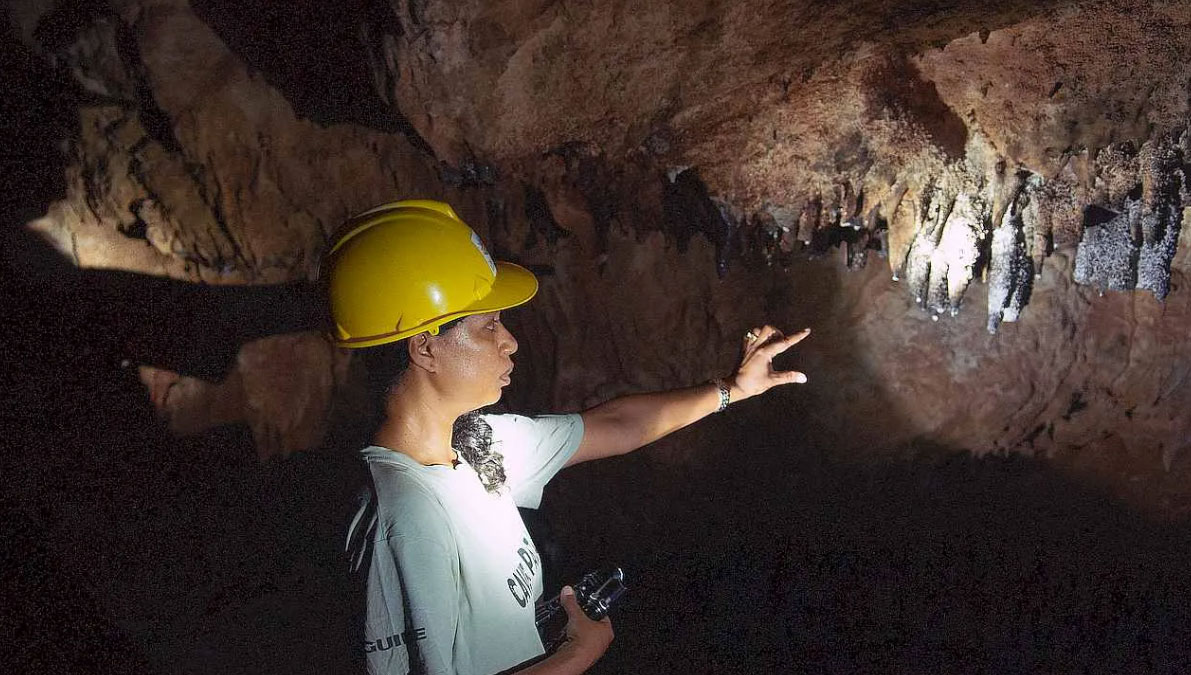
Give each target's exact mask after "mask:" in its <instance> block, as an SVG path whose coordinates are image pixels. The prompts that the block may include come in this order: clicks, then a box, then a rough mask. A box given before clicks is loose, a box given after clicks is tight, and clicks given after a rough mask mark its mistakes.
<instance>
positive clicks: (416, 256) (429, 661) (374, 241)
mask: <svg viewBox="0 0 1191 675" xmlns="http://www.w3.org/2000/svg"><path fill="white" fill-rule="evenodd" d="M345 231H346V234H345V235H343V236H342V237H340V238H339V239H338V241H337V242H336V243H335V245H334V247H333V248H332V251H331V254H330V257H329V260H328V262H329V265H330V273H329V292H330V299H331V308H332V315H333V318H334V320H335V330H336V332H337V335H336V340H337V342H338V343H339V344H340V345H342V346H345V347H349V348H356V349H362V350H363V354H364V359H365V362H366V365H367V366H368V370H369V377H370V379H371V381H372V383H373V385H374V387H375V389H376V390H377V392H378V396H379V400H380V402H381V408H380V410H379V415H378V424H377V427H376V431H375V434H374V435H373V436H372V440H371V442H372V445H371V446H369V447H367V448H365V449H364V450H363V451H362V455H363V458H364V460H365V461H366V462H367V466H368V468H369V473H370V475H371V479H372V480H371V485H370V489H369V490H368V491H367V494H366V495H365V496H364V497H363V499H362V503H361V505H360V509H359V511H358V512H357V514H356V516H355V519H354V520H353V522H352V525H351V528H350V531H349V533H348V543H347V547H348V550H349V553H350V554H351V557H352V561H353V567H354V569H356V570H357V571H358V572H359V573H360V574H361V575H362V576H365V577H366V587H367V588H366V596H367V607H366V617H365V636H364V645H363V651H364V653H365V658H366V660H367V665H368V671H369V672H371V673H384V674H386V675H387V674H390V673H408V672H414V673H467V674H470V673H476V674H482V675H490V674H491V673H497V672H501V671H505V670H508V669H510V668H513V667H515V666H517V665H518V664H522V663H525V662H527V661H530V660H532V659H535V658H537V657H540V656H541V655H542V652H543V648H542V643H541V641H540V640H539V638H538V634H537V630H536V628H535V625H534V601H535V600H536V599H537V598H538V597H539V596H540V595H541V593H542V572H541V559H540V557H539V556H538V553H537V550H536V549H535V548H534V544H533V541H532V540H531V538H530V536H529V534H528V533H527V532H526V530H525V526H524V524H523V523H522V521H521V517H520V514H519V513H518V511H517V507H518V506H521V507H528V508H536V507H537V506H538V502H539V500H540V498H541V492H542V488H543V486H544V485H545V484H546V482H547V481H549V480H550V479H551V478H552V477H553V476H554V475H555V474H556V473H557V472H558V471H559V470H560V469H562V468H563V467H566V466H570V465H572V464H578V463H580V462H585V461H588V460H592V459H598V458H601V457H609V456H612V455H619V454H624V453H626V452H630V451H632V450H634V449H636V448H639V447H641V446H643V445H647V444H648V443H651V442H653V441H655V440H657V439H659V438H661V437H662V436H665V435H666V434H669V433H670V432H672V431H675V430H677V429H680V428H682V427H684V426H686V425H688V424H690V423H692V422H694V421H696V420H698V419H700V418H702V417H704V416H706V415H708V414H710V413H713V412H718V411H720V410H723V409H724V408H725V407H726V406H727V405H728V403H729V402H731V401H737V400H741V399H744V398H747V397H749V396H754V395H756V394H759V393H762V392H764V391H766V390H768V389H769V388H771V387H774V386H776V385H780V384H785V383H792V382H805V381H806V377H805V376H804V375H802V374H801V373H797V372H775V371H774V370H773V368H772V360H773V357H774V356H776V355H777V354H780V353H781V352H783V351H785V350H786V349H788V348H789V347H790V346H792V345H794V344H795V343H797V342H799V341H800V340H802V339H803V338H804V337H806V335H807V334H808V333H809V330H807V331H803V332H801V333H798V334H797V335H793V336H790V337H785V336H783V335H782V334H781V333H780V332H779V331H777V330H776V329H774V328H772V327H769V326H766V327H764V328H758V329H754V330H752V331H749V333H748V335H747V336H746V341H745V350H744V358H743V360H742V364H741V366H740V369H739V370H738V371H737V373H736V374H735V375H734V376H733V377H731V378H728V379H727V380H717V381H715V382H714V383H711V384H708V385H702V386H697V387H691V388H688V389H682V390H675V391H669V392H661V393H654V394H639V395H632V396H624V397H621V398H618V399H614V400H612V401H608V402H607V403H603V404H601V405H599V406H596V407H594V408H592V409H590V410H587V411H584V412H583V413H582V414H572V415H547V416H541V417H533V418H530V417H522V416H518V415H477V414H475V413H474V412H473V411H475V410H476V409H478V408H482V407H484V406H487V405H490V404H493V403H495V402H497V401H498V400H499V399H500V396H501V389H502V388H503V387H504V386H506V385H508V384H509V378H510V376H511V374H512V372H513V361H512V358H511V357H512V355H513V353H514V352H516V351H517V341H516V339H514V338H513V336H512V334H510V333H509V331H508V329H506V328H505V326H504V325H503V324H502V323H501V311H502V310H505V309H508V308H510V307H515V306H517V305H520V304H522V303H524V302H527V301H528V300H529V299H530V298H531V297H533V295H534V294H535V293H536V292H537V280H536V279H535V278H534V277H533V275H532V274H531V273H530V272H528V271H527V270H525V269H523V268H521V267H518V266H516V265H513V264H511V263H504V262H501V263H494V262H493V261H492V259H491V257H490V256H489V255H488V253H487V251H486V250H485V249H484V247H483V244H482V243H481V242H480V239H479V237H478V236H476V234H475V233H474V232H473V231H472V230H471V229H470V228H468V227H467V225H465V224H464V223H463V222H462V221H461V220H460V219H459V217H458V216H456V215H455V213H454V211H452V210H451V208H450V207H449V206H447V205H446V204H442V203H440V202H432V201H421V200H419V201H407V202H397V203H394V204H388V205H385V206H382V207H379V208H377V209H373V210H372V211H369V212H367V213H365V214H362V215H361V216H358V217H357V218H355V219H353V221H351V222H350V223H349V224H348V226H347V228H346V230H345ZM562 596H563V598H562V599H563V605H564V607H566V609H567V614H568V617H569V623H568V626H567V633H568V638H569V639H568V641H567V642H566V643H565V644H564V645H563V646H562V647H561V648H560V649H559V650H557V651H556V652H555V653H554V654H553V655H551V656H549V657H548V658H546V659H544V660H541V661H539V662H538V663H536V664H535V665H532V666H529V667H527V668H523V669H522V670H519V671H517V672H521V673H534V674H543V673H581V672H583V671H585V670H587V669H588V668H589V667H590V666H591V665H592V664H593V663H594V662H595V661H596V660H597V659H599V657H600V656H601V655H602V654H603V653H604V651H605V650H606V649H607V647H608V644H609V643H610V642H611V640H612V627H611V624H610V622H609V621H608V619H604V620H602V621H592V620H590V619H588V618H587V617H586V616H585V615H584V614H583V613H582V611H581V610H580V609H579V607H578V604H577V602H576V601H575V599H574V596H573V592H571V590H570V589H569V588H564V589H563V594H562Z"/></svg>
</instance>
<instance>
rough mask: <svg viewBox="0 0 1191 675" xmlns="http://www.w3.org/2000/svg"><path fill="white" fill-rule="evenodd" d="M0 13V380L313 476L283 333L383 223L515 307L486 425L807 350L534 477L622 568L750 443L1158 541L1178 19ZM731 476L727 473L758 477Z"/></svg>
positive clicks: (313, 389) (172, 10) (1180, 288)
mask: <svg viewBox="0 0 1191 675" xmlns="http://www.w3.org/2000/svg"><path fill="white" fill-rule="evenodd" d="M7 18H8V21H9V24H10V25H11V27H12V32H13V34H14V38H15V39H14V41H13V42H12V46H10V47H6V49H7V50H8V51H7V52H6V55H8V56H10V57H11V58H9V59H7V61H8V62H10V63H12V64H14V65H13V68H12V73H11V74H12V77H13V81H14V86H13V89H14V91H15V92H16V94H15V95H13V96H11V97H9V99H8V101H6V103H5V105H6V106H9V107H12V108H13V109H14V110H16V111H17V112H16V113H14V114H13V115H9V116H8V117H9V118H10V119H15V120H17V121H16V122H15V126H14V127H13V129H14V130H15V131H14V136H13V137H14V143H13V148H14V149H15V152H14V156H16V157H18V158H19V162H17V163H19V164H20V165H21V167H22V171H24V173H23V174H20V175H22V176H24V180H23V181H18V182H19V183H22V186H21V187H20V188H18V189H17V190H15V192H16V194H17V197H16V198H15V199H17V201H19V203H14V205H13V206H12V208H8V207H6V208H5V210H4V214H5V218H6V224H8V223H7V221H13V220H16V221H17V222H15V223H12V225H13V227H10V228H9V231H8V232H7V234H9V235H12V234H13V233H16V235H15V238H13V237H10V239H12V240H13V241H12V242H11V243H10V244H8V245H6V246H5V248H4V252H3V253H4V257H5V265H6V270H9V271H10V273H11V276H12V278H16V279H18V280H19V282H20V283H19V284H17V285H16V286H15V287H16V288H17V290H14V291H12V297H19V298H21V304H20V306H22V307H26V308H28V309H30V311H31V313H32V314H34V315H35V318H34V319H32V320H30V322H29V323H28V325H27V326H25V327H24V330H26V331H32V332H26V333H22V335H24V336H25V341H24V342H25V343H28V344H25V346H24V347H22V349H25V351H21V352H20V353H21V354H23V355H25V356H27V357H28V358H29V360H31V361H32V360H36V359H38V358H40V357H41V353H40V352H39V350H40V349H42V347H43V346H44V345H46V344H51V343H57V342H61V344H60V345H59V346H57V347H56V349H57V351H56V352H53V353H55V354H60V355H64V356H65V358H66V360H65V361H64V362H63V364H60V365H58V366H56V368H57V370H55V371H54V372H55V373H59V374H61V373H67V374H66V375H62V377H61V378H59V379H66V380H69V379H70V375H69V373H72V372H75V371H77V370H80V369H88V368H95V369H97V370H96V372H100V371H99V370H98V369H99V367H100V365H103V366H104V367H107V366H112V367H113V368H115V364H107V363H106V362H105V363H104V364H97V362H96V361H95V359H96V358H98V357H97V356H96V354H97V353H100V352H102V354H103V356H104V358H107V352H103V351H102V350H98V351H97V350H93V349H91V347H93V343H92V342H91V340H92V338H93V337H95V336H96V335H99V334H102V335H104V336H107V342H108V343H110V344H107V343H105V345H106V347H105V348H108V347H110V349H111V351H112V353H113V355H114V360H115V361H116V362H117V363H120V362H123V367H124V368H131V367H134V366H135V367H136V369H137V370H136V372H137V375H138V380H139V382H141V383H142V384H143V387H144V391H143V392H141V393H143V395H144V397H145V398H146V399H147V400H150V401H151V402H152V403H153V405H154V407H155V409H156V411H157V413H158V415H159V416H160V418H161V419H163V420H164V421H165V422H166V423H167V424H168V425H169V426H170V428H171V429H172V430H173V431H174V432H175V433H177V434H181V435H194V434H198V435H199V436H198V438H200V439H201V438H203V436H202V434H203V433H211V432H210V431H209V430H211V429H212V428H214V427H221V426H224V425H227V424H230V423H245V424H247V425H248V426H249V427H250V429H251V434H250V436H251V439H252V445H253V446H254V453H255V455H254V456H259V457H260V458H261V459H269V458H274V457H286V456H291V455H295V454H300V453H299V451H305V450H318V449H319V448H323V450H324V451H326V446H328V445H333V443H331V442H330V441H328V440H327V439H328V434H332V436H333V435H334V433H336V432H335V429H336V428H339V427H340V426H342V425H346V424H348V423H349V422H350V419H351V414H352V409H353V407H354V405H355V401H354V399H353V396H354V395H355V394H356V393H358V392H357V391H356V389H355V385H356V384H357V383H358V380H359V375H360V373H359V368H358V366H356V365H354V364H353V363H352V362H351V358H350V355H349V354H348V353H347V352H344V351H341V350H336V349H334V348H333V347H332V346H330V344H329V343H327V342H326V341H325V340H324V339H323V337H322V336H321V335H320V333H319V331H318V325H319V322H318V311H317V309H314V308H312V307H311V306H312V305H313V304H315V301H314V300H312V298H314V297H316V295H315V293H316V292H317V289H316V288H315V286H314V283H313V282H315V281H316V280H317V277H318V267H319V261H320V258H321V256H322V254H323V252H324V250H325V248H326V246H327V243H328V239H329V238H330V237H331V235H332V233H333V231H334V229H335V228H336V226H337V225H338V224H339V223H340V222H341V221H343V220H344V219H345V218H347V217H348V216H350V215H351V214H353V213H356V212H359V211H361V210H363V209H366V208H369V207H371V206H374V205H376V204H378V203H381V202H385V201H389V200H393V199H396V198H403V197H413V196H418V197H429V198H438V199H444V200H447V201H449V202H451V203H452V204H453V205H454V206H455V208H456V210H457V211H458V212H459V213H460V214H462V215H463V217H464V219H465V220H467V221H468V222H469V223H470V224H471V225H472V226H473V227H474V228H475V229H477V230H478V231H479V232H480V233H481V235H482V236H483V237H484V238H485V239H486V241H487V242H488V243H489V244H490V247H491V248H492V250H493V252H494V254H495V255H496V257H498V258H502V259H507V260H513V261H516V262H519V263H522V264H525V265H527V266H529V267H530V268H532V269H533V270H534V271H535V272H536V273H537V274H538V276H539V278H540V280H541V282H542V290H541V293H540V294H539V296H538V297H537V298H536V299H535V301H534V302H533V303H531V304H529V305H527V306H526V307H525V308H523V309H520V310H518V311H516V312H510V313H509V315H508V319H507V321H508V323H509V325H510V326H511V328H512V329H513V331H514V333H515V334H516V335H517V336H518V338H519V340H520V342H521V350H520V352H519V353H518V357H517V368H518V369H517V373H516V375H515V377H514V385H513V386H512V387H511V388H510V389H508V390H507V392H508V395H507V397H506V404H507V405H508V406H509V407H510V408H512V409H515V410H519V411H533V410H576V409H580V408H582V407H584V406H588V405H591V404H594V403H597V402H599V401H602V400H605V399H607V398H609V397H612V396H615V395H617V394H621V393H626V392H630V391H641V390H651V389H660V388H666V387H674V386H680V385H688V384H693V383H696V382H700V381H705V380H707V379H709V378H711V377H714V376H717V375H722V374H724V373H725V372H727V370H728V369H729V368H730V367H731V366H732V365H733V362H734V359H735V358H736V351H737V349H738V347H739V340H740V336H741V335H742V334H743V333H744V331H745V330H747V329H748V328H750V327H752V326H755V325H760V324H762V323H764V322H769V323H773V324H775V325H778V326H781V327H783V328H786V329H790V330H795V329H799V328H801V327H803V326H811V327H812V328H813V330H814V333H813V335H812V337H811V338H810V339H809V340H808V341H806V342H805V343H804V344H803V345H801V346H800V347H799V350H798V351H797V352H796V353H795V354H793V355H792V356H790V357H789V358H788V359H786V360H785V361H784V362H783V363H782V365H783V366H784V367H797V368H798V369H800V370H804V371H805V372H807V373H808V374H809V377H810V384H809V385H807V386H806V387H802V388H799V389H793V390H784V391H782V392H775V393H774V394H773V395H772V396H771V397H769V398H768V399H767V401H766V402H765V403H764V404H762V403H760V402H748V403H745V404H743V405H742V406H740V407H738V408H736V409H735V410H734V411H733V412H732V413H729V414H728V415H726V416H721V417H720V418H717V419H716V420H715V421H712V422H708V423H707V426H706V430H705V431H700V432H698V433H694V432H690V433H685V434H680V435H679V436H677V437H675V438H673V439H669V440H667V441H664V442H663V443H660V444H659V447H658V448H656V449H653V450H650V451H648V456H647V457H644V456H640V457H639V456H635V457H634V458H633V459H632V460H630V461H631V462H634V464H633V467H634V470H635V471H636V474H635V475H636V476H638V477H637V478H634V480H633V481H627V480H623V475H622V474H621V472H622V471H623V469H622V468H617V467H616V466H610V467H605V468H592V469H588V470H586V471H587V473H586V474H584V481H582V482H581V481H578V480H575V481H570V482H568V481H567V480H562V481H561V485H560V487H559V489H558V495H557V498H558V499H559V500H560V502H561V503H563V504H566V505H568V507H575V508H577V509H579V510H582V508H583V505H584V504H585V503H589V502H590V501H591V499H592V495H593V494H594V495H604V496H605V497H606V495H607V494H608V493H609V492H615V491H619V492H620V493H621V494H623V495H625V498H624V499H622V500H620V501H619V502H618V503H615V504H606V505H605V506H606V508H607V511H606V512H604V513H602V514H601V518H602V520H601V522H602V523H605V524H606V525H607V527H609V528H613V529H616V530H617V531H619V532H636V533H637V534H638V535H639V536H640V537H641V538H642V539H643V541H641V542H638V543H639V544H641V545H642V546H646V545H647V544H648V541H644V540H647V539H648V538H649V537H651V536H656V533H657V531H658V528H659V527H660V525H658V527H653V525H652V524H651V523H652V522H653V521H651V520H650V518H653V516H651V515H650V510H649V509H646V508H645V507H644V506H643V505H646V504H649V503H651V502H650V500H651V499H653V498H654V494H653V493H654V491H655V490H657V491H658V494H671V495H672V496H673V495H676V494H679V493H681V492H682V484H683V481H684V480H688V479H691V480H693V478H692V477H693V476H696V475H698V476H705V475H706V474H705V473H700V472H712V473H714V471H715V470H716V467H722V466H736V465H737V464H736V463H738V462H740V459H739V457H738V456H736V455H734V454H733V452H734V450H736V449H737V448H738V447H739V446H740V445H742V444H751V443H760V441H758V440H757V439H772V438H784V439H788V440H789V443H790V444H792V445H795V446H796V447H798V448H799V449H800V451H801V452H804V453H806V454H807V456H811V455H813V456H817V457H829V458H831V459H833V460H838V461H845V462H857V463H859V464H861V465H872V464H875V463H879V462H881V461H882V460H886V459H890V458H907V457H923V456H927V457H938V456H948V455H950V454H951V453H953V452H969V451H970V452H971V453H974V454H976V455H990V454H1008V455H1024V456H1027V457H1034V458H1038V459H1042V460H1046V462H1048V466H1052V467H1054V468H1055V469H1056V470H1058V471H1060V472H1062V473H1064V474H1067V475H1071V476H1074V477H1075V478H1074V479H1073V480H1076V481H1077V482H1079V483H1081V484H1085V485H1092V486H1095V488H1096V489H1098V490H1102V491H1103V492H1104V494H1107V495H1111V496H1112V497H1113V498H1118V499H1121V500H1123V501H1124V502H1125V503H1128V504H1129V505H1131V507H1133V508H1138V509H1141V510H1142V512H1144V513H1146V514H1149V515H1150V516H1151V517H1159V518H1167V519H1177V518H1179V517H1181V516H1184V515H1185V514H1187V513H1188V512H1189V509H1191V416H1188V415H1187V414H1186V412H1185V411H1186V410H1188V409H1189V408H1191V387H1188V382H1187V380H1188V376H1189V374H1191V341H1188V340H1187V339H1186V336H1187V333H1188V330H1191V289H1189V288H1188V273H1189V272H1191V245H1189V244H1188V238H1187V237H1180V233H1181V229H1182V227H1183V223H1184V220H1185V219H1186V218H1187V216H1188V209H1189V208H1191V130H1189V129H1191V127H1189V123H1191V57H1189V56H1188V55H1189V54H1191V5H1188V3H1186V2H1175V1H1165V0H1098V1H1085V2H1076V1H1071V0H1045V1H1037V0H1035V1H1025V0H1022V1H1016V0H1015V1H1011V2H999V3H989V2H976V1H975V0H955V1H953V2H948V3H913V2H900V3H887V2H875V1H871V0H849V1H848V2H834V3H816V2H809V1H806V0H788V1H785V2H772V1H769V0H744V1H742V2H735V3H725V2H716V1H711V2H696V3H691V2H675V1H672V0H666V1H664V2H650V3H635V4H634V3H602V4H601V3H591V2H586V1H585V0H579V1H577V2H530V1H527V0H498V1H495V2H476V1H472V2H465V3H460V2H444V1H442V0H412V1H411V2H404V3H401V2H394V3H390V2H382V1H381V0H344V1H342V2H336V3H328V2H321V1H320V0H302V1H300V2H287V3H271V2H265V1H263V0H261V1H255V0H250V1H244V0H240V1H238V2H230V1H229V0H190V1H187V0H111V1H110V2H98V1H96V2H89V1H87V0H58V1H55V0H35V1H31V2H25V3H13V6H11V7H10V8H9V10H8V15H7ZM6 110H7V108H6ZM47 247H48V248H49V249H50V250H52V251H53V252H55V253H54V255H53V256H50V257H42V256H44V254H45V249H46V248H47ZM216 291H218V292H216ZM43 294H44V295H43ZM303 306H304V307H306V308H307V309H305V310H302V309H296V308H297V307H303ZM66 308H69V311H66ZM183 315H185V316H183ZM211 317H216V318H215V319H212V318H211ZM28 326H32V328H28ZM283 326H284V329H282V327H283ZM274 333H281V334H274ZM63 335H66V336H68V337H69V339H67V340H65V341H61V339H60V336H63ZM30 336H34V337H30ZM262 336H267V337H262ZM166 343H168V344H170V345H173V351H171V350H168V349H164V348H163V347H162V345H164V344H166ZM216 343H220V344H222V347H219V348H216V347H210V345H211V344H216ZM63 345H64V346H63ZM80 345H82V346H86V347H87V348H86V349H83V348H78V349H76V347H78V346H80ZM163 349H164V350H163ZM220 349H223V350H225V351H229V354H227V355H225V356H226V358H223V356H221V357H220V360H219V363H218V364H216V365H212V364H209V363H205V364H200V365H196V364H195V360H194V358H193V357H194V356H195V355H196V354H198V353H200V352H201V353H202V354H204V355H206V356H210V353H211V351H212V350H214V351H215V352H218V351H219V350H220ZM179 350H180V351H179ZM102 372H105V373H106V371H102ZM114 372H117V373H119V372H123V371H122V370H119V369H116V370H115V371H114ZM106 377H108V376H107V375H103V376H102V377H97V379H101V380H102V379H103V378H106ZM112 377H113V378H115V377H117V375H112ZM50 380H52V378H49V377H48V376H47V381H50ZM38 387H39V384H38V383H37V382H34V383H33V384H30V385H29V386H28V392H26V394H27V395H28V396H35V397H36V396H41V395H42V393H43V392H39V391H35V390H37V389H38ZM22 391H24V390H22ZM63 392H64V393H63V394H62V396H64V397H67V398H69V399H70V404H71V405H72V406H74V405H77V406H79V407H82V408H85V407H86V406H87V405H88V403H89V400H90V397H91V396H92V392H91V390H90V389H85V390H81V391H77V392H76V391H74V390H71V389H70V388H65V389H64V390H63ZM38 400H41V399H40V398H38ZM101 412H103V411H92V415H93V416H92V417H84V418H83V419H99V418H100V417H101V414H100V413H101ZM103 415H106V412H104V413H103ZM84 431H85V430H76V431H71V432H70V435H71V438H75V437H76V436H78V434H81V433H83V432H84ZM220 438H223V437H222V436H220ZM742 438H743V439H744V440H742ZM332 440H333V439H332ZM196 442H201V440H200V441H196ZM80 445H85V444H84V443H82V442H81V441H80ZM750 447H751V446H750ZM244 452H245V453H246V454H253V453H251V452H250V451H248V449H247V448H244ZM753 459H754V460H755V461H753V462H751V463H749V466H750V467H752V472H751V473H750V472H749V471H745V475H746V476H752V477H754V478H759V479H765V477H767V476H773V475H785V474H784V473H782V472H783V471H786V470H787V469H788V468H789V461H788V460H787V459H786V458H783V457H780V456H774V457H767V458H766V457H763V458H760V459H757V458H753ZM740 480H743V479H740ZM762 482H764V480H762ZM593 486H594V487H593ZM643 486H653V487H649V488H647V487H643ZM658 499H659V500H660V499H661V498H660V497H659V498H658ZM792 499H793V498H792ZM605 501H607V500H606V499H605ZM710 517H715V516H714V515H713V516H710ZM642 523H644V525H642ZM565 536H575V537H577V536H578V535H577V534H576V535H570V534H568V535H565ZM626 536H628V535H626ZM571 543H572V545H580V544H579V543H576V542H571ZM587 543H588V544H590V542H587ZM783 555H785V554H784V553H783ZM779 572H781V570H778V571H777V572H774V574H779ZM779 576H780V575H779Z"/></svg>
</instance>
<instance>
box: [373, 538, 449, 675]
mask: <svg viewBox="0 0 1191 675" xmlns="http://www.w3.org/2000/svg"><path fill="white" fill-rule="evenodd" d="M458 598H459V579H458V553H457V552H456V551H455V549H454V547H453V546H452V545H451V543H450V540H449V538H444V537H436V536H433V535H430V536H426V532H416V533H411V534H396V535H390V536H388V537H386V538H384V539H380V540H377V541H375V542H374V543H373V555H372V561H371V565H370V566H369V571H368V584H367V620H366V622H365V635H364V645H363V648H364V652H365V659H366V661H367V666H368V672H369V673H370V674H372V675H405V674H406V673H417V674H419V675H421V674H422V673H425V674H426V675H451V674H453V673H455V672H456V668H455V663H454V646H455V633H456V629H457V627H458V624H459V607H458Z"/></svg>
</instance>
